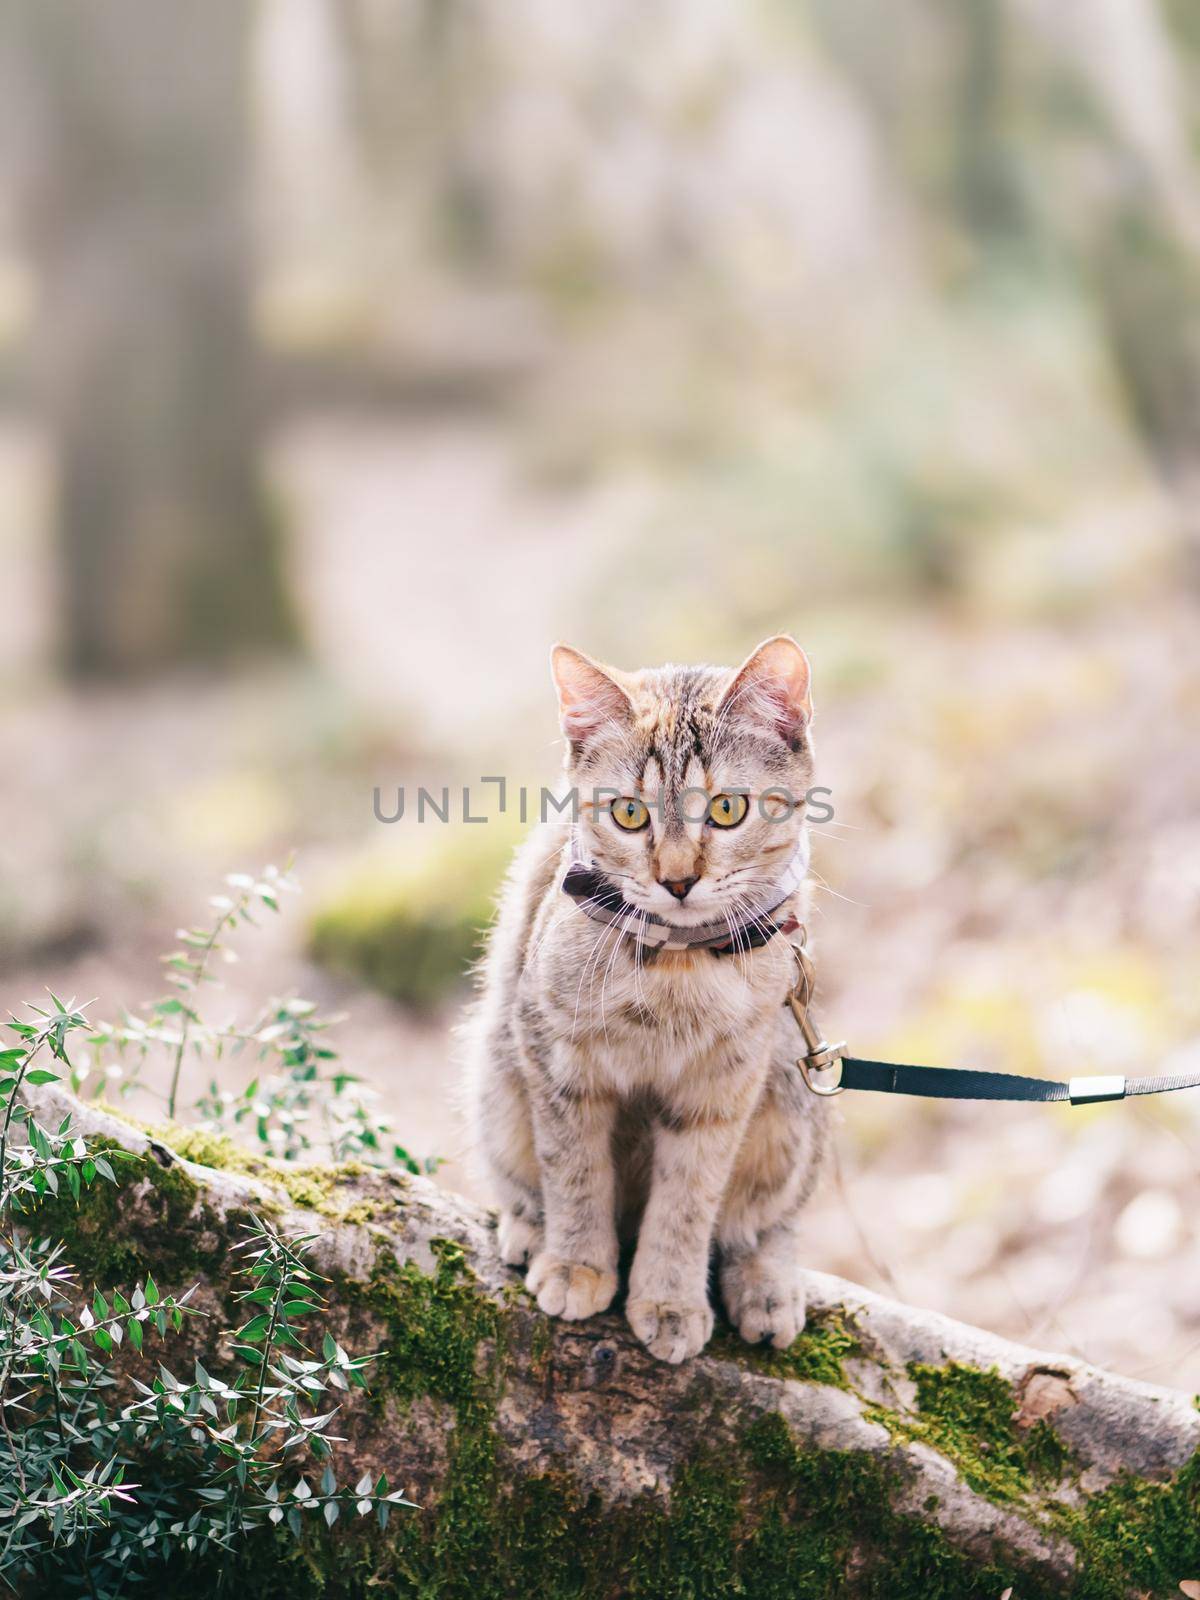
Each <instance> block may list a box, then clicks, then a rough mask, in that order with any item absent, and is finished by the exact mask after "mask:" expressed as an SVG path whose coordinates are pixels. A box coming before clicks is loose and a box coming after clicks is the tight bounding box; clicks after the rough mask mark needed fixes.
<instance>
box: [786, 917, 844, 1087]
mask: <svg viewBox="0 0 1200 1600" xmlns="http://www.w3.org/2000/svg"><path fill="white" fill-rule="evenodd" d="M807 939H808V930H807V928H803V927H802V928H801V929H800V937H799V939H798V940H797V941H796V942H795V943H793V945H792V947H791V948H792V954H793V955H794V956H795V958H796V982H795V983H794V984H793V985H792V987H791V989H790V990H789V991H788V997H787V1003H788V1005H789V1006H790V1008H791V1012H792V1015H793V1017H795V1019H796V1026H797V1027H798V1028H799V1029H800V1032H801V1033H802V1034H803V1035H804V1043H805V1044H806V1045H807V1046H808V1048H807V1050H806V1051H805V1052H804V1054H803V1055H802V1056H797V1057H796V1065H797V1067H798V1068H799V1069H800V1076H801V1077H802V1078H803V1079H804V1082H805V1084H806V1086H807V1087H808V1088H809V1089H811V1090H812V1092H813V1094H819V1095H822V1096H825V1097H829V1096H831V1095H835V1094H841V1092H842V1081H841V1077H842V1069H841V1060H842V1057H843V1056H844V1055H845V1054H846V1046H845V1044H844V1043H842V1044H828V1043H826V1040H825V1037H824V1035H823V1034H822V1032H821V1030H820V1028H819V1027H818V1026H817V1024H816V1022H815V1021H814V1020H813V1018H812V1017H811V1016H810V1014H809V1002H810V1001H811V999H812V993H813V988H814V981H813V964H812V961H811V960H810V959H809V955H808V951H807V950H806V949H805V948H804V946H805V943H806V941H807ZM835 1068H836V1070H837V1079H836V1080H835V1081H834V1082H833V1083H828V1082H826V1083H821V1082H819V1081H818V1079H817V1076H816V1075H817V1074H818V1073H823V1072H832V1071H833V1070H834V1069H835Z"/></svg>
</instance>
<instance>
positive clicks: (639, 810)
mask: <svg viewBox="0 0 1200 1600" xmlns="http://www.w3.org/2000/svg"><path fill="white" fill-rule="evenodd" d="M609 809H610V810H611V812H612V819H613V821H614V822H615V823H616V825H617V827H618V828H624V830H625V832H626V833H640V832H641V831H642V829H643V828H644V827H645V826H646V824H647V823H648V822H649V821H650V813H649V811H648V810H647V808H646V806H645V805H644V803H643V802H642V801H641V800H635V799H634V798H633V797H632V796H631V795H626V796H625V797H624V798H623V799H621V800H614V801H613V803H612V805H611V806H610V807H609Z"/></svg>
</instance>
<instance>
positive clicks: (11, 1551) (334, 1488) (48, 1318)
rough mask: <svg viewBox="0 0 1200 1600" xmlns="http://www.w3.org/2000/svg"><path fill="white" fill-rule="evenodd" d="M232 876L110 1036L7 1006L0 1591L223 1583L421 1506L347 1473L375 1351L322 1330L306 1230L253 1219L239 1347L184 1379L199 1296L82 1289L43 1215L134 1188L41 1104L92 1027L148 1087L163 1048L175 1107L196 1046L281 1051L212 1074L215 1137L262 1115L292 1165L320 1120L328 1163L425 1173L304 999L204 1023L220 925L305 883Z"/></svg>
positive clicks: (79, 1021) (207, 1103)
mask: <svg viewBox="0 0 1200 1600" xmlns="http://www.w3.org/2000/svg"><path fill="white" fill-rule="evenodd" d="M230 887H231V889H232V890H233V892H232V893H231V894H230V895H228V896H222V897H220V900H219V902H218V903H217V904H216V905H215V907H214V909H215V910H216V912H217V916H216V917H215V918H214V921H213V923H212V924H211V925H210V926H209V927H208V928H207V929H191V930H185V931H184V932H183V933H181V934H180V943H181V946H182V949H181V950H179V951H176V952H174V953H173V954H172V955H171V956H170V957H169V958H168V968H169V972H170V974H171V982H172V987H173V990H174V993H173V994H171V995H168V996H165V997H164V998H163V999H161V1000H159V1001H156V1002H154V1003H153V1004H152V1005H151V1006H149V1007H147V1008H145V1009H144V1010H143V1011H141V1012H139V1013H137V1014H131V1013H126V1014H125V1016H124V1017H123V1019H122V1021H121V1023H120V1024H118V1025H116V1026H113V1025H107V1026H105V1025H93V1024H92V1023H91V1022H90V1021H89V1019H88V1017H87V1015H86V1008H84V1007H80V1006H77V1005H76V1004H75V1002H74V1001H70V1002H63V1001H60V1000H59V999H58V998H57V997H56V996H54V995H51V996H50V1004H49V1005H48V1006H46V1007H30V1008H28V1014H27V1016H26V1017H25V1018H23V1019H21V1018H16V1017H14V1018H13V1019H12V1021H11V1022H10V1024H9V1025H8V1026H9V1029H10V1031H11V1033H12V1035H13V1037H14V1039H15V1041H16V1042H15V1043H14V1044H13V1045H12V1046H11V1047H9V1048H5V1049H0V1458H5V1459H3V1460H2V1461H0V1593H3V1592H9V1593H13V1594H25V1593H28V1592H31V1591H32V1590H34V1589H36V1588H39V1587H40V1588H42V1589H43V1590H45V1592H47V1593H50V1594H53V1595H55V1596H57V1595H64V1596H65V1595H73V1594H79V1595H86V1596H89V1597H90V1600H119V1597H122V1596H124V1595H126V1594H128V1593H130V1592H131V1591H133V1590H135V1589H137V1588H139V1586H141V1585H142V1584H144V1583H148V1582H151V1581H155V1582H158V1581H160V1580H166V1579H167V1578H168V1577H169V1578H170V1580H171V1582H172V1583H175V1582H177V1581H179V1580H180V1579H187V1577H188V1575H189V1574H196V1573H199V1572H201V1571H203V1572H204V1574H205V1581H206V1582H208V1583H209V1587H208V1589H207V1590H206V1591H205V1592H209V1593H219V1592H221V1589H222V1586H223V1585H224V1584H226V1583H227V1582H232V1581H233V1580H232V1579H231V1578H230V1577H229V1575H230V1574H231V1573H234V1572H235V1571H236V1566H237V1561H236V1557H237V1556H238V1555H239V1553H240V1552H241V1549H242V1547H243V1545H244V1543H245V1541H247V1540H249V1539H251V1538H264V1537H265V1538H269V1537H271V1536H272V1534H271V1530H272V1529H278V1530H279V1531H280V1532H283V1533H286V1534H290V1535H292V1536H295V1537H301V1536H303V1535H304V1534H305V1533H306V1531H307V1529H308V1528H309V1527H310V1526H314V1525H320V1526H322V1527H324V1528H332V1527H333V1525H334V1524H335V1523H336V1522H337V1521H338V1520H339V1519H340V1518H343V1517H367V1516H374V1517H375V1518H376V1519H377V1520H378V1522H379V1524H380V1525H381V1526H386V1524H387V1521H388V1517H389V1515H390V1513H391V1510H392V1508H393V1507H395V1506H397V1505H401V1506H407V1505H408V1504H410V1502H408V1501H406V1500H404V1499H403V1497H402V1496H401V1495H400V1494H399V1493H398V1492H396V1491H393V1490H391V1489H390V1488H389V1485H388V1483H387V1480H386V1478H385V1477H383V1476H379V1477H378V1478H376V1479H374V1480H372V1478H371V1476H370V1475H369V1474H368V1475H367V1476H365V1477H360V1478H359V1479H358V1481H357V1482H355V1483H352V1484H351V1483H342V1482H340V1481H339V1479H338V1477H337V1475H336V1472H335V1468H334V1460H333V1458H334V1453H335V1449H336V1446H337V1444H338V1442H339V1439H338V1436H337V1434H336V1433H335V1432H334V1431H333V1430H334V1427H335V1425H336V1422H337V1418H338V1415H339V1411H340V1407H341V1405H342V1402H343V1400H344V1398H345V1396H346V1395H348V1394H349V1392H350V1391H351V1390H354V1389H362V1388H364V1387H365V1384H366V1373H367V1370H368V1369H369V1367H370V1365H371V1363H372V1361H373V1360H374V1359H375V1357H373V1356H371V1357H363V1356H357V1355H352V1354H350V1353H348V1352H347V1351H346V1350H345V1349H343V1347H342V1346H341V1345H340V1344H339V1343H338V1341H337V1339H335V1338H334V1337H333V1335H332V1334H331V1333H330V1332H329V1331H328V1329H327V1328H326V1327H324V1326H323V1314H324V1313H325V1311H326V1302H325V1298H324V1292H323V1283H324V1280H323V1279H322V1278H321V1276H320V1274H319V1273H318V1272H317V1271H316V1270H315V1268H314V1267H313V1265H312V1263H311V1261H310V1259H309V1255H308V1247H309V1245H310V1244H311V1237H301V1238H290V1239H289V1238H286V1237H285V1236H284V1235H283V1234H281V1233H280V1232H279V1230H278V1229H277V1228H275V1227H274V1226H273V1224H272V1223H271V1222H270V1221H268V1220H265V1219H263V1218H260V1217H251V1218H249V1219H248V1220H247V1221H246V1222H245V1223H244V1225H243V1226H242V1228H241V1231H240V1235H239V1238H238V1240H237V1242H236V1243H235V1245H234V1247H233V1248H234V1250H235V1251H236V1252H237V1258H238V1261H239V1265H238V1267H237V1270H236V1271H235V1273H234V1275H233V1279H232V1285H233V1286H232V1288H231V1291H230V1302H229V1303H230V1304H231V1305H232V1307H233V1308H234V1310H235V1316H236V1319H237V1326H236V1327H234V1328H232V1329H230V1330H229V1332H228V1336H227V1343H225V1344H222V1345H221V1346H219V1347H220V1348H221V1349H222V1350H225V1349H227V1350H228V1356H227V1357H224V1358H223V1360H222V1362H221V1364H220V1370H216V1371H209V1370H207V1369H206V1368H205V1366H204V1365H203V1364H202V1363H201V1362H200V1361H199V1360H195V1359H191V1360H190V1362H188V1364H189V1365H190V1367H191V1375H190V1376H189V1377H180V1376H176V1374H175V1372H174V1371H173V1370H172V1369H171V1367H170V1366H169V1365H168V1364H167V1358H168V1356H169V1355H170V1346H171V1345H172V1344H173V1343H176V1344H178V1345H179V1346H180V1347H181V1349H182V1350H183V1351H184V1352H185V1354H186V1349H187V1346H186V1341H185V1338H184V1335H185V1333H186V1324H187V1322H188V1320H189V1319H191V1318H194V1317H196V1316H198V1315H200V1314H201V1313H200V1312H199V1311H198V1310H197V1308H196V1306H195V1304H194V1303H193V1302H194V1289H188V1290H186V1291H184V1292H181V1293H178V1294H166V1293H163V1292H161V1291H160V1289H159V1287H158V1285H157V1284H156V1283H155V1281H154V1279H153V1277H151V1276H149V1275H147V1276H146V1277H145V1278H144V1279H143V1280H141V1281H138V1282H137V1283H134V1284H131V1285H126V1286H124V1287H123V1288H116V1287H107V1288H106V1291H105V1292H101V1291H100V1290H99V1289H94V1288H93V1289H92V1290H90V1291H85V1289H84V1288H83V1286H82V1285H81V1284H80V1283H79V1282H78V1280H77V1277H76V1274H75V1273H74V1271H73V1269H72V1267H71V1265H70V1263H69V1262H68V1261H67V1259H66V1250H65V1247H64V1245H63V1244H62V1243H61V1242H60V1241H58V1240H55V1239H54V1238H52V1237H46V1236H44V1228H45V1223H44V1220H43V1219H42V1217H41V1216H40V1212H41V1210H42V1208H44V1207H45V1206H46V1205H48V1204H57V1203H61V1202H62V1201H64V1200H65V1201H68V1202H69V1201H76V1202H78V1201H79V1200H80V1199H81V1198H82V1197H83V1196H84V1195H85V1192H86V1191H87V1190H89V1189H91V1188H92V1187H93V1186H94V1185H97V1184H111V1185H118V1184H120V1183H121V1181H122V1173H121V1172H120V1170H119V1166H120V1159H121V1158H122V1157H124V1159H132V1158H129V1157H128V1156H125V1153H124V1152H114V1151H106V1150H104V1149H101V1148H95V1147H93V1146H92V1145H90V1144H89V1142H88V1141H87V1140H86V1139H84V1138H82V1137H81V1136H79V1135H78V1134H75V1133H74V1132H73V1131H72V1127H71V1121H70V1118H69V1117H67V1118H65V1119H61V1120H58V1121H57V1122H56V1123H55V1125H53V1126H47V1125H45V1121H44V1117H40V1116H39V1115H37V1114H35V1111H34V1109H33V1104H36V1103H37V1102H36V1098H34V1099H33V1102H32V1104H31V1097H30V1096H29V1094H28V1091H29V1090H38V1089H44V1088H45V1087H47V1086H49V1085H52V1084H54V1083H56V1082H59V1081H62V1080H64V1079H65V1080H66V1081H68V1082H70V1083H71V1084H73V1085H75V1086H78V1085H79V1084H80V1083H81V1082H82V1081H83V1078H84V1073H83V1071H82V1070H81V1069H79V1068H76V1067H75V1066H74V1065H73V1063H72V1060H71V1055H70V1053H69V1048H68V1046H69V1042H70V1041H72V1040H73V1039H77V1038H79V1037H87V1038H89V1040H90V1041H91V1042H93V1043H94V1044H97V1045H98V1046H99V1047H100V1048H101V1049H102V1050H103V1049H112V1050H114V1051H115V1052H116V1053H117V1054H118V1055H119V1056H124V1057H125V1058H126V1059H127V1060H128V1059H132V1060H133V1062H134V1063H135V1067H136V1069H137V1070H136V1071H135V1073H134V1074H133V1076H134V1079H135V1081H137V1080H139V1079H140V1075H141V1068H142V1066H143V1065H144V1064H145V1063H147V1062H148V1061H149V1060H150V1059H151V1058H152V1057H153V1056H157V1057H158V1058H159V1059H160V1060H161V1061H162V1062H163V1063H164V1064H165V1069H166V1077H167V1087H166V1089H165V1091H164V1099H165V1103H166V1105H167V1107H168V1109H171V1110H173V1109H174V1107H175V1103H176V1099H177V1096H178V1089H179V1080H180V1069H181V1064H182V1062H183V1060H184V1058H185V1055H186V1053H187V1052H188V1051H190V1050H199V1051H205V1050H210V1051H211V1052H212V1053H213V1054H214V1055H215V1056H216V1057H217V1059H220V1058H221V1057H222V1056H223V1055H224V1054H225V1053H226V1052H228V1051H231V1050H238V1049H246V1048H253V1049H254V1050H256V1051H257V1052H258V1054H259V1055H260V1057H261V1058H264V1059H265V1058H267V1057H268V1056H272V1057H273V1058H274V1062H275V1065H276V1070H275V1072H274V1073H273V1074H272V1078H273V1079H274V1080H275V1081H274V1082H272V1081H270V1080H268V1081H267V1083H266V1084H261V1083H255V1084H252V1085H251V1086H250V1087H249V1089H248V1090H246V1091H243V1093H242V1094H241V1095H239V1096H228V1097H226V1096H224V1095H222V1094H221V1093H220V1091H219V1090H218V1089H217V1088H216V1086H215V1085H214V1086H213V1089H212V1091H210V1094H209V1095H208V1096H206V1097H205V1098H204V1100H203V1101H202V1102H201V1110H202V1112H204V1113H206V1120H207V1122H208V1123H209V1125H210V1126H212V1127H214V1128H215V1129H217V1130H218V1131H220V1130H221V1129H223V1128H225V1127H226V1126H228V1125H232V1126H234V1127H236V1126H237V1125H238V1124H239V1123H240V1122H244V1121H246V1120H248V1119H250V1120H251V1121H252V1125H253V1127H254V1130H255V1132H256V1134H257V1136H258V1138H259V1140H260V1141H261V1142H262V1143H263V1144H265V1145H266V1146H267V1147H268V1148H269V1149H270V1150H271V1151H272V1153H280V1154H284V1155H287V1156H289V1157H292V1158H295V1157H296V1156H298V1155H300V1154H302V1153H303V1152H304V1151H306V1150H308V1149H309V1148H310V1140H309V1136H308V1133H307V1132H306V1131H305V1127H304V1124H305V1121H306V1120H307V1119H308V1118H309V1117H310V1116H314V1115H316V1114H318V1113H319V1114H320V1116H321V1117H322V1118H323V1119H324V1126H325V1132H326V1141H327V1143H328V1144H329V1145H330V1147H331V1148H332V1149H333V1150H334V1151H335V1153H337V1154H339V1155H346V1154H351V1153H353V1154H357V1155H360V1156H361V1155H364V1154H365V1155H368V1157H369V1158H371V1159H374V1160H376V1161H378V1162H381V1163H382V1162H386V1161H387V1160H388V1159H389V1158H391V1157H393V1156H395V1155H396V1153H397V1152H399V1156H400V1158H401V1159H403V1160H404V1161H405V1164H406V1165H408V1164H413V1163H412V1158H411V1157H409V1156H408V1155H407V1152H402V1151H400V1150H399V1147H398V1146H397V1147H394V1148H393V1149H392V1150H389V1148H388V1136H387V1132H386V1124H385V1123H384V1122H383V1121H382V1119H378V1118H377V1117H375V1116H374V1114H373V1113H372V1112H371V1111H370V1110H369V1108H368V1107H367V1104H366V1101H365V1100H363V1099H356V1098H355V1097H354V1096H352V1095H349V1094H348V1090H349V1088H350V1086H351V1085H352V1084H353V1080H352V1078H351V1077H350V1075H349V1074H346V1073H343V1072H340V1071H337V1070H334V1071H333V1072H332V1073H330V1071H329V1069H328V1067H327V1063H328V1062H329V1061H331V1060H333V1059H335V1057H334V1053H333V1052H332V1051H331V1050H329V1049H328V1048H327V1047H326V1046H325V1045H324V1043H323V1042H322V1040H321V1034H322V1030H323V1029H324V1027H325V1026H326V1025H327V1023H326V1022H325V1021H323V1020H322V1019H319V1018H317V1017H316V1015H315V1011H314V1008H313V1007H312V1006H311V1005H309V1004H308V1003H307V1002H304V1001H298V1000H289V1001H273V1002H271V1004H270V1005H269V1006H268V1007H267V1008H265V1010H264V1012H263V1014H262V1016H260V1017H259V1018H258V1019H257V1020H256V1021H255V1023H254V1024H253V1025H252V1026H251V1027H249V1028H247V1029H240V1030H239V1029H236V1028H232V1027H229V1028H221V1029H218V1028H212V1027H210V1026H209V1025H208V1024H207V1023H206V1022H205V1021H204V1019H203V1017H202V1015H201V1012H200V1010H199V1007H198V1003H197V996H198V993H199V991H200V988H201V985H203V984H205V983H206V982H208V981H210V979H211V974H210V971H209V968H210V964H211V963H212V960H213V958H214V956H216V955H218V954H220V953H222V952H223V940H224V937H225V936H226V935H227V934H228V933H229V932H230V931H231V930H232V929H233V928H235V927H238V926H240V925H241V924H243V923H245V922H249V921H252V920H253V915H252V912H253V909H254V907H255V906H256V905H263V906H266V907H267V908H269V909H270V910H272V911H274V910H277V909H278V895H279V893H280V892H281V891H284V890H286V889H288V888H291V887H292V884H291V881H290V879H289V878H288V877H287V876H286V875H285V874H281V873H274V872H272V871H268V872H267V873H264V874H263V875H262V876H260V877H258V878H254V879H247V878H239V879H235V880H233V881H232V882H231V884H230ZM239 1113H241V1114H240V1115H239ZM52 1120H53V1119H52ZM275 1130H280V1131H281V1132H282V1134H283V1137H282V1139H280V1138H277V1137H272V1135H273V1133H274V1132H275ZM414 1165H415V1164H414ZM213 1343H214V1341H212V1340H209V1341H208V1346H209V1347H211V1346H212V1345H213ZM152 1346H153V1347H155V1349H154V1353H153V1354H152ZM176 1365H178V1362H177V1361H176ZM212 1365H214V1366H216V1365H217V1363H215V1362H214V1363H212Z"/></svg>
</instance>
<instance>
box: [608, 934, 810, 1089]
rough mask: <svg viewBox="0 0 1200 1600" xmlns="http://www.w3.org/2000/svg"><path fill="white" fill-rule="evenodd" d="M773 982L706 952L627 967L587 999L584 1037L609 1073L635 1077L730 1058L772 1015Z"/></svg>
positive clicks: (774, 1005)
mask: <svg viewBox="0 0 1200 1600" xmlns="http://www.w3.org/2000/svg"><path fill="white" fill-rule="evenodd" d="M773 976H774V975H773V974H770V973H765V972H763V970H762V969H761V968H760V969H758V970H757V971H754V972H751V973H748V972H747V971H746V970H745V968H744V967H743V966H742V965H741V964H738V963H735V962H733V961H727V960H722V959H720V958H717V957H714V956H713V955H712V954H711V953H709V952H707V951H705V952H701V953H700V954H698V955H694V956H693V955H687V956H674V955H661V956H659V957H657V958H656V959H654V960H652V961H650V962H639V963H637V964H636V965H635V964H633V963H630V964H629V965H628V966H625V967H623V968H622V969H621V970H620V971H619V972H617V971H613V972H610V973H609V975H608V981H607V983H606V984H604V985H602V986H601V987H602V990H603V992H600V991H599V990H597V991H596V992H594V993H592V994H590V995H589V1002H590V1003H589V1004H588V1005H587V1006H586V1024H585V1026H586V1031H587V1033H588V1034H589V1035H590V1037H591V1045H592V1048H593V1049H594V1050H596V1051H597V1052H598V1053H599V1054H600V1055H602V1056H605V1057H607V1058H608V1059H609V1060H610V1061H612V1063H613V1064H614V1066H615V1065H617V1064H618V1063H620V1064H623V1065H624V1066H628V1065H629V1063H631V1062H634V1063H637V1064H638V1065H637V1070H638V1071H641V1070H642V1069H644V1068H645V1067H647V1065H649V1064H654V1070H655V1071H661V1070H663V1068H665V1067H668V1066H669V1065H672V1064H674V1065H678V1066H684V1065H686V1063H687V1062H689V1061H694V1060H696V1059H697V1058H699V1057H701V1056H705V1055H709V1054H711V1053H712V1052H713V1051H714V1049H718V1048H721V1047H725V1048H728V1049H730V1050H732V1051H735V1052H736V1050H737V1049H738V1047H739V1045H740V1043H741V1042H742V1041H748V1040H749V1039H751V1038H752V1037H754V1036H756V1035H758V1034H760V1033H761V1032H762V1031H763V1025H764V1024H765V1023H766V1021H767V1020H768V1017H769V1016H773V1014H774V1012H775V1011H776V1010H777V1009H778V1006H779V1004H780V1001H781V999H782V995H781V994H777V993H776V992H775V991H776V989H777V988H778V987H779V986H778V984H777V983H776V982H775V981H773Z"/></svg>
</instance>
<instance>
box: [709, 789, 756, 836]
mask: <svg viewBox="0 0 1200 1600" xmlns="http://www.w3.org/2000/svg"><path fill="white" fill-rule="evenodd" d="M749 809H750V802H749V800H747V799H746V796H745V795H744V794H717V795H714V796H713V798H712V800H711V801H710V802H709V806H708V820H709V821H710V822H711V823H712V825H713V827H714V828H736V827H737V825H738V823H739V822H740V821H741V820H742V818H743V817H744V816H745V815H746V813H747V811H749Z"/></svg>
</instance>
